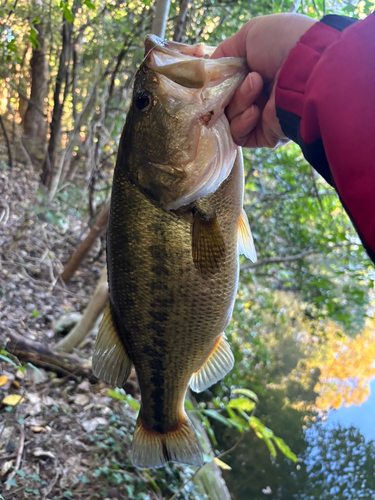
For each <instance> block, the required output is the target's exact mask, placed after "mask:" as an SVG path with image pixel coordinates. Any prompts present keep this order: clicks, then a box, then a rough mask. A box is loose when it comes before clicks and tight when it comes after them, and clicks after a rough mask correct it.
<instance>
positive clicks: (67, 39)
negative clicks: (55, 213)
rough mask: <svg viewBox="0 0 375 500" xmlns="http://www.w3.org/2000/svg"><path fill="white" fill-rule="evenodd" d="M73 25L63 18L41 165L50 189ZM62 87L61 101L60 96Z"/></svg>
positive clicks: (67, 88)
mask: <svg viewBox="0 0 375 500" xmlns="http://www.w3.org/2000/svg"><path fill="white" fill-rule="evenodd" d="M72 31H73V23H68V21H66V20H65V18H64V17H63V28H62V50H61V53H60V62H59V70H58V72H57V77H56V85H55V91H54V95H53V113H52V122H51V136H50V140H49V144H48V151H47V155H46V157H45V160H44V163H43V172H42V175H41V178H40V180H41V182H42V184H44V185H45V186H47V187H48V188H50V187H51V184H52V178H53V174H54V169H55V164H56V156H57V149H58V145H59V142H60V130H61V119H62V114H63V109H64V104H65V100H66V97H67V95H68V90H69V64H70V53H71V41H72ZM63 87H64V93H63V98H62V101H60V94H61V92H62V89H63Z"/></svg>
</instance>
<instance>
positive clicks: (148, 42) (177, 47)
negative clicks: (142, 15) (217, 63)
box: [145, 35, 216, 58]
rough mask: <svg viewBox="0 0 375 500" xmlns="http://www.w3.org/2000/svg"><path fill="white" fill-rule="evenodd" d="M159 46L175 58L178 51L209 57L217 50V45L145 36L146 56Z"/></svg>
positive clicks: (183, 53) (159, 48)
mask: <svg viewBox="0 0 375 500" xmlns="http://www.w3.org/2000/svg"><path fill="white" fill-rule="evenodd" d="M154 48H157V49H158V50H161V51H163V52H165V53H170V54H171V55H172V56H173V57H174V58H175V56H176V53H179V54H182V55H185V56H191V57H204V58H208V57H211V55H212V54H213V53H214V51H215V50H216V47H211V46H209V45H205V44H203V43H198V44H196V45H186V44H185V43H179V42H171V41H169V40H164V39H163V38H160V37H158V36H156V35H147V36H146V38H145V57H146V56H147V54H148V53H149V52H150V50H152V49H154Z"/></svg>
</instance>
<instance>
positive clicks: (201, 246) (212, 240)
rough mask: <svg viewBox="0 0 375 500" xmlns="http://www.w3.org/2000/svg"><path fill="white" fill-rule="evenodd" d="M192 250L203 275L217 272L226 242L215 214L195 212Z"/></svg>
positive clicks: (195, 262) (195, 261)
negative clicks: (208, 215)
mask: <svg viewBox="0 0 375 500" xmlns="http://www.w3.org/2000/svg"><path fill="white" fill-rule="evenodd" d="M192 251H193V261H194V265H195V267H196V268H197V269H198V270H199V271H200V273H201V274H202V275H203V276H208V275H210V274H213V273H215V272H216V271H217V270H218V269H219V267H220V264H221V262H222V259H223V257H224V254H225V243H224V239H223V235H222V233H221V230H220V227H219V224H218V221H217V219H216V217H215V216H211V217H207V216H205V215H204V214H202V213H201V212H199V211H197V212H196V213H195V214H194V221H193V231H192Z"/></svg>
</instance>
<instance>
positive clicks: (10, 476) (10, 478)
mask: <svg viewBox="0 0 375 500" xmlns="http://www.w3.org/2000/svg"><path fill="white" fill-rule="evenodd" d="M19 429H20V433H21V439H20V446H19V448H18V452H17V460H16V465H15V466H14V469H13V470H12V472H11V473H10V474H9V476H8V481H7V484H6V485H5V490H6V491H9V490H10V488H11V484H10V481H11V480H12V479H13V478H14V476H15V475H16V472H17V471H18V469H19V468H20V465H21V459H22V453H23V447H24V445H25V433H24V430H23V425H20V426H19Z"/></svg>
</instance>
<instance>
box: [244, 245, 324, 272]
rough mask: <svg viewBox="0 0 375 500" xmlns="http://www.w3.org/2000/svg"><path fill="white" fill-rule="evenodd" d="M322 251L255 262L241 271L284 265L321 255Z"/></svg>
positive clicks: (311, 251) (245, 265)
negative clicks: (310, 256) (271, 265)
mask: <svg viewBox="0 0 375 500" xmlns="http://www.w3.org/2000/svg"><path fill="white" fill-rule="evenodd" d="M320 252H321V250H313V249H311V250H306V251H305V252H301V253H298V254H296V255H289V256H288V257H272V258H269V259H263V260H258V261H257V262H253V263H251V264H244V265H242V266H241V271H245V270H247V269H256V268H258V267H262V266H268V265H269V264H283V263H284V262H293V261H294V260H301V259H304V258H305V257H308V256H309V255H313V254H317V253H320Z"/></svg>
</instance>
